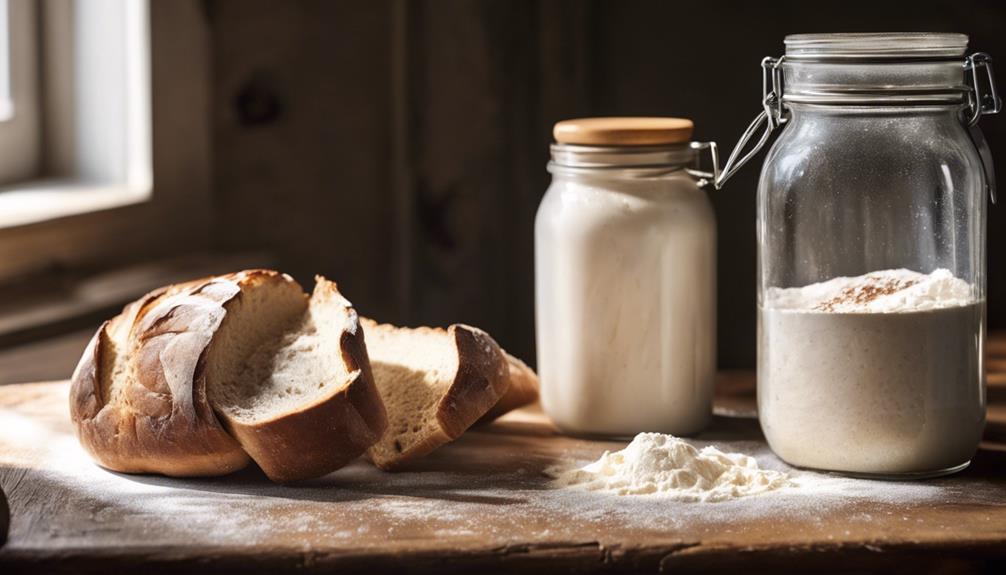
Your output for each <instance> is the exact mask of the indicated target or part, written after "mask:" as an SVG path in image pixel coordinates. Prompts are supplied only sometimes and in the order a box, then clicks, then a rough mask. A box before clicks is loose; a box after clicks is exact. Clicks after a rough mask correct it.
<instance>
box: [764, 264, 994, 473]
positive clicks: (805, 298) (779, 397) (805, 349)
mask: <svg viewBox="0 0 1006 575" xmlns="http://www.w3.org/2000/svg"><path fill="white" fill-rule="evenodd" d="M972 293H973V290H972V288H971V286H970V285H969V284H968V283H967V282H965V281H964V280H961V279H959V278H956V277H954V276H953V275H952V274H951V273H950V272H949V271H947V270H944V269H940V270H936V271H934V272H932V273H930V274H921V273H916V272H912V271H909V270H904V269H899V270H885V271H878V272H873V273H870V274H866V275H863V276H859V277H854V278H846V277H840V278H835V279H832V280H830V281H826V282H822V283H817V284H812V285H808V286H805V287H800V288H786V289H780V288H770V289H769V290H767V291H766V293H765V301H764V302H763V305H762V307H761V310H760V318H759V319H760V326H759V328H760V329H761V330H762V334H761V337H760V338H759V340H760V348H759V364H758V365H759V369H758V378H759V382H758V384H759V388H758V409H759V416H760V418H761V421H762V428H763V430H764V431H765V435H766V437H767V439H768V442H769V444H770V445H771V447H772V450H773V451H775V452H776V453H777V454H778V455H779V456H780V457H782V458H783V459H784V460H785V461H787V462H788V463H790V464H793V465H797V466H801V467H811V468H818V469H830V470H836V471H844V472H849V473H864V474H891V475H901V474H912V473H920V474H923V473H926V472H932V471H933V470H946V471H948V472H949V471H953V470H955V468H960V467H961V466H963V465H966V464H967V462H968V461H969V460H970V459H971V457H972V456H973V455H974V452H975V446H976V445H977V444H978V442H979V440H980V438H981V434H982V428H983V427H984V422H985V397H984V379H983V378H984V370H983V366H982V360H981V358H982V356H983V353H982V351H983V350H982V349H981V342H982V341H983V339H984V338H983V334H982V333H981V332H982V329H983V328H982V326H983V316H984V302H982V301H975V299H974V298H973V296H972Z"/></svg>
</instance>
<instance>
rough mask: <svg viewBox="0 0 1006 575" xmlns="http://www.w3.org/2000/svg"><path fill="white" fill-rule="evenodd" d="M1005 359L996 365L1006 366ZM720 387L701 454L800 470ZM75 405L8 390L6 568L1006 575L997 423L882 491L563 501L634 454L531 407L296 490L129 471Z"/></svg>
mask: <svg viewBox="0 0 1006 575" xmlns="http://www.w3.org/2000/svg"><path fill="white" fill-rule="evenodd" d="M993 347H994V346H993ZM1000 347H1001V348H1002V349H999V350H998V352H997V353H999V357H1001V359H999V358H994V359H993V361H1002V362H1003V363H1004V364H1006V346H1000ZM993 351H995V350H993ZM998 377H999V376H990V394H989V395H990V399H992V400H993V401H994V402H995V403H996V404H997V405H999V404H1001V402H1002V400H1003V399H1006V398H1004V394H1003V393H1002V392H1003V390H1004V389H1006V387H1004V386H1003V385H1002V384H1003V383H1004V381H1000V380H999V379H997V378H998ZM720 383H721V385H720V391H721V393H720V397H719V399H718V410H717V411H718V413H719V415H718V416H717V417H716V420H715V422H714V424H713V426H712V427H711V428H710V429H709V430H708V431H707V432H706V433H703V434H702V435H701V436H700V437H698V438H697V439H696V443H697V444H704V443H706V442H715V443H716V444H717V445H720V446H725V447H726V448H728V449H731V450H736V451H743V452H747V453H749V454H752V455H755V456H756V457H757V458H758V460H759V462H760V463H761V464H762V465H763V466H767V467H771V468H777V469H788V468H787V467H786V466H785V465H784V464H782V463H781V462H780V461H779V460H778V459H776V458H775V457H774V456H773V455H772V454H771V452H770V451H769V450H768V449H767V447H766V445H765V443H764V441H763V439H762V436H761V434H760V432H759V430H758V425H757V421H756V420H755V419H754V418H753V417H752V414H753V403H752V399H753V390H752V383H753V381H752V377H751V375H750V374H724V377H723V378H722V379H721V382H720ZM66 395H67V384H66V382H54V383H39V384H27V385H13V386H5V387H0V485H2V486H3V489H4V490H5V491H6V492H7V494H8V497H9V499H10V505H11V513H12V523H11V531H10V537H9V541H8V542H7V544H6V546H4V547H3V548H0V573H5V574H7V573H12V572H39V573H54V572H71V571H72V572H80V571H85V572H86V571H96V572H121V571H123V570H125V569H128V568H131V567H134V568H142V569H154V570H155V571H157V572H160V571H175V572H185V573H195V572H214V573H219V572H229V571H240V572H242V573H248V572H249V570H250V571H252V572H258V571H262V572H273V571H276V570H280V569H297V570H301V571H309V572H323V571H332V572H336V571H338V572H339V573H346V572H356V571H368V572H372V571H377V570H391V569H395V570H400V571H405V572H441V571H445V570H456V571H465V572H480V573H484V572H499V571H512V570H524V569H527V570H531V571H540V570H544V569H548V570H549V571H550V572H554V571H577V572H593V571H604V572H610V571H634V572H641V571H642V572H646V571H658V570H671V571H698V570H709V569H714V570H715V569H724V570H741V569H742V570H744V571H746V572H749V571H765V572H770V571H772V572H774V571H780V570H800V571H805V570H809V569H823V570H830V571H863V570H883V571H894V572H914V571H916V570H918V569H919V568H920V567H922V568H927V569H929V570H931V569H933V568H941V569H947V570H950V571H952V572H955V573H956V572H971V571H995V570H997V569H1001V568H1002V567H1006V445H1004V444H1001V443H997V440H999V439H1002V438H1003V436H1002V430H1003V426H1002V419H998V420H996V421H993V422H992V424H991V425H990V428H989V435H988V439H989V441H987V442H986V443H985V444H983V446H982V449H981V450H980V451H979V453H978V455H977V456H976V457H975V459H974V461H973V463H972V465H971V467H970V468H969V469H967V470H966V471H964V472H963V473H960V474H958V475H956V476H954V477H949V478H942V479H936V480H930V481H924V482H878V481H865V480H855V479H846V478H841V477H836V476H830V475H822V474H813V473H807V472H800V471H797V470H791V471H792V472H793V473H794V474H795V477H796V478H797V479H798V480H799V482H800V483H801V485H800V487H796V488H789V489H785V490H783V491H779V492H775V493H769V494H765V495H761V496H756V497H751V498H748V499H741V500H737V501H730V502H724V503H681V502H669V501H660V500H654V499H648V498H628V497H613V496H605V495H599V494H596V493H584V492H569V491H566V490H554V489H550V488H549V486H548V479H547V478H546V477H545V476H544V475H543V474H542V471H543V470H544V469H545V468H546V467H547V466H549V465H551V464H554V463H556V462H557V461H560V460H563V459H574V460H583V461H587V460H593V459H595V458H596V457H598V456H599V455H600V454H601V453H602V452H603V451H604V450H606V449H619V448H621V447H622V446H623V445H624V444H622V443H618V442H604V441H591V440H586V439H575V438H569V437H563V436H560V435H558V434H556V433H555V432H554V431H553V430H552V428H551V427H550V426H549V424H548V422H547V420H546V419H545V418H544V417H543V416H542V414H541V413H540V412H538V411H537V410H535V409H529V410H522V411H519V412H516V413H513V414H510V415H508V416H507V417H506V418H504V419H503V420H502V421H499V422H497V423H495V424H493V425H491V426H488V427H485V428H482V429H477V430H473V431H470V432H469V433H467V434H465V435H464V436H463V437H462V438H461V439H460V440H458V441H457V442H455V443H453V444H451V445H449V446H445V447H444V448H442V449H440V450H438V451H436V452H435V453H434V454H433V455H431V456H430V457H427V458H425V459H424V460H422V461H421V462H420V463H419V464H418V465H417V466H416V467H415V468H414V469H412V470H410V471H408V472H402V473H397V474H388V473H382V472H380V471H377V470H376V469H374V468H372V467H370V466H369V465H368V464H366V463H364V462H358V463H355V464H353V465H351V466H349V467H347V468H345V469H343V470H340V471H338V472H336V473H334V474H332V475H330V476H328V477H325V478H323V479H320V480H316V481H312V482H309V483H307V484H304V485H299V486H296V487H290V486H277V485H272V484H270V483H269V482H268V481H267V480H266V479H265V477H264V476H263V475H262V474H261V473H260V472H259V471H258V470H256V469H249V470H246V471H243V472H239V473H237V474H235V475H232V476H229V477H225V478H218V479H208V480H182V479H168V478H164V477H150V476H127V475H122V474H116V473H110V472H107V471H104V470H102V469H100V468H98V467H97V466H95V465H93V464H92V463H91V462H90V461H89V460H88V459H87V457H86V455H85V454H84V453H83V452H82V451H81V450H80V448H79V447H78V445H77V443H76V440H75V439H74V437H73V435H72V432H71V429H70V425H69V421H68V416H67V407H66ZM993 419H995V417H993ZM1000 572H1002V571H1000Z"/></svg>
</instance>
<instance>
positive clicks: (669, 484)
mask: <svg viewBox="0 0 1006 575" xmlns="http://www.w3.org/2000/svg"><path fill="white" fill-rule="evenodd" d="M546 474H548V475H551V476H552V477H553V478H554V479H555V481H554V482H553V483H554V484H555V485H556V486H557V487H560V488H579V489H586V490H588V491H601V492H607V493H614V494H616V495H659V496H663V497H667V498H671V499H676V500H679V501H726V500H729V499H736V498H738V497H745V496H749V495H756V494H759V493H765V492H767V491H772V490H775V489H779V488H781V487H786V486H788V485H793V483H792V482H791V481H790V480H789V476H788V475H787V474H786V473H784V472H781V471H773V470H769V469H761V468H760V467H758V462H757V461H755V459H754V458H752V457H749V456H747V455H744V454H743V453H724V452H723V451H720V450H719V449H717V448H715V447H713V446H707V447H704V448H702V449H701V450H699V449H697V448H696V447H694V446H693V445H691V444H690V443H688V442H687V441H684V440H682V439H679V438H677V437H674V436H673V435H666V434H663V433H640V434H639V435H637V436H636V437H635V439H633V440H632V443H630V444H629V445H628V446H627V447H626V448H625V449H623V450H621V451H616V452H614V453H612V452H610V451H605V452H604V455H602V456H601V458H600V459H598V460H597V461H595V462H593V463H590V464H588V465H585V466H583V467H569V466H557V467H552V468H550V469H548V470H547V471H546Z"/></svg>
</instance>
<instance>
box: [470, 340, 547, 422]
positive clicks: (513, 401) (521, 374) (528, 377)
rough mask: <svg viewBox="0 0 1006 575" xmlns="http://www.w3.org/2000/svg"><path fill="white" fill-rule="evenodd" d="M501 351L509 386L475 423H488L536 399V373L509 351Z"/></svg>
mask: <svg viewBox="0 0 1006 575" xmlns="http://www.w3.org/2000/svg"><path fill="white" fill-rule="evenodd" d="M503 353H504V355H506V359H507V367H508V371H509V374H510V387H508V388H507V390H506V393H505V394H503V397H501V398H500V400H499V401H497V402H496V405H494V406H493V407H492V409H490V410H489V411H488V412H487V413H486V414H485V415H483V416H482V417H481V418H480V419H479V420H478V422H477V423H476V425H482V424H485V423H489V422H491V421H493V420H494V419H496V418H498V417H500V416H502V415H504V414H506V413H509V412H511V411H513V410H515V409H517V408H519V407H524V406H525V405H528V404H530V403H534V402H535V401H537V400H538V374H536V373H535V372H534V370H533V369H531V368H530V367H528V365H527V364H526V363H524V362H523V361H521V360H520V359H518V358H516V357H514V356H512V355H510V354H509V353H506V352H503Z"/></svg>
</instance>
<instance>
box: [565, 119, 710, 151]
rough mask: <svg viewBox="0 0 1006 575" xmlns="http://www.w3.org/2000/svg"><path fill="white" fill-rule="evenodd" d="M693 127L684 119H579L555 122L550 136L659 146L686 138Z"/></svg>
mask: <svg viewBox="0 0 1006 575" xmlns="http://www.w3.org/2000/svg"><path fill="white" fill-rule="evenodd" d="M693 127H694V125H693V124H692V121H691V120H689V119H687V118H658V117H621V118H619V117H611V118H579V119H576V120H563V121H561V122H558V123H557V124H556V125H555V128H554V129H553V130H552V135H553V136H554V137H555V141H556V142H559V143H560V144H579V145H584V146H660V145H664V144H680V143H683V142H687V141H689V140H690V139H691V137H692V128H693Z"/></svg>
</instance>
